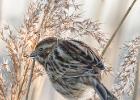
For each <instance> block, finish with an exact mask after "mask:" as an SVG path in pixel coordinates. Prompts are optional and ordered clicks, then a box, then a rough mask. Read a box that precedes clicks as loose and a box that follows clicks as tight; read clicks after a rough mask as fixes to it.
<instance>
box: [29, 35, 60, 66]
mask: <svg viewBox="0 0 140 100" xmlns="http://www.w3.org/2000/svg"><path fill="white" fill-rule="evenodd" d="M56 42H57V39H56V38H54V37H48V38H46V39H44V40H42V41H40V42H39V43H38V44H37V45H36V47H35V50H34V51H33V52H32V53H31V54H30V57H32V58H35V59H36V60H37V61H38V62H39V63H40V64H42V65H44V63H45V60H46V58H47V57H48V55H49V54H50V52H51V51H52V49H53V47H54V45H55V44H56Z"/></svg>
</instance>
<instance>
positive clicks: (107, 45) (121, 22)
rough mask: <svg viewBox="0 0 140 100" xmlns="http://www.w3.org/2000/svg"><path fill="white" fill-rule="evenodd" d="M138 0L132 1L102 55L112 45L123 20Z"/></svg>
mask: <svg viewBox="0 0 140 100" xmlns="http://www.w3.org/2000/svg"><path fill="white" fill-rule="evenodd" d="M136 1H137V0H134V1H133V2H132V4H131V5H130V7H129V8H128V10H127V12H126V13H125V15H124V16H123V18H122V20H121V22H120V24H119V25H118V26H117V28H116V29H115V31H114V33H113V35H112V36H111V38H110V40H109V41H108V43H107V45H106V46H105V48H104V50H103V52H102V54H101V56H103V55H104V54H105V52H106V50H107V49H108V47H109V46H110V44H111V42H112V40H113V39H114V37H115V36H116V34H117V32H118V31H119V29H120V27H121V26H122V24H123V22H124V21H125V19H126V17H127V16H128V14H129V13H130V11H131V9H132V8H133V6H134V4H135V3H136Z"/></svg>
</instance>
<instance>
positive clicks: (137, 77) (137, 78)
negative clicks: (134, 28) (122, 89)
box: [132, 47, 140, 100]
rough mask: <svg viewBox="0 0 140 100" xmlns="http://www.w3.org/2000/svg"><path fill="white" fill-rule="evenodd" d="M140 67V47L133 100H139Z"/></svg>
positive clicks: (139, 49)
mask: <svg viewBox="0 0 140 100" xmlns="http://www.w3.org/2000/svg"><path fill="white" fill-rule="evenodd" d="M139 66H140V47H139V48H138V56H137V69H136V73H135V85H134V93H133V99H132V100H137V96H138V87H139Z"/></svg>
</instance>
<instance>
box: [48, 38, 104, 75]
mask: <svg viewBox="0 0 140 100" xmlns="http://www.w3.org/2000/svg"><path fill="white" fill-rule="evenodd" d="M49 60H50V61H51V62H52V64H53V66H55V67H58V68H56V69H57V70H59V71H60V72H61V71H62V73H65V76H73V77H74V76H77V75H87V76H89V74H90V75H91V74H93V75H95V74H100V73H99V72H100V70H102V69H104V65H103V63H102V61H101V59H100V57H99V56H98V55H97V54H96V53H95V52H94V51H93V50H91V48H90V47H88V46H87V45H86V44H84V43H83V42H81V41H76V40H63V41H62V42H60V43H58V45H57V46H56V47H55V48H54V50H53V52H52V53H51V54H50V56H49Z"/></svg>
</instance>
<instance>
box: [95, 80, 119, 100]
mask: <svg viewBox="0 0 140 100" xmlns="http://www.w3.org/2000/svg"><path fill="white" fill-rule="evenodd" d="M93 85H94V88H95V90H96V92H97V93H98V95H99V97H100V98H101V100H117V98H116V97H115V96H114V95H113V94H112V93H110V92H109V90H108V89H107V88H106V87H105V86H104V85H103V84H102V83H101V82H99V81H98V80H96V82H95V80H94V82H93Z"/></svg>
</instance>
